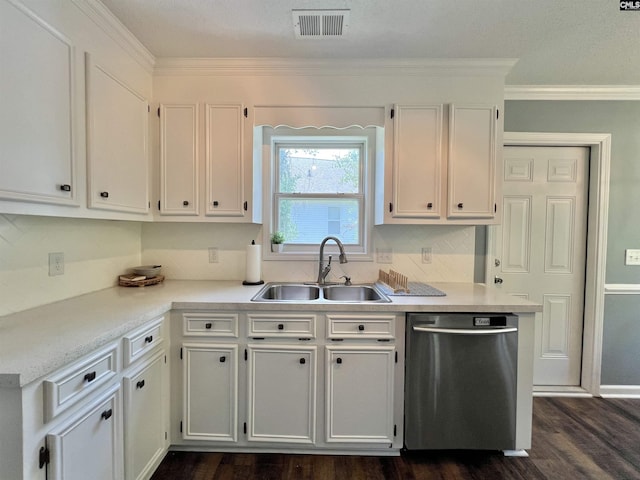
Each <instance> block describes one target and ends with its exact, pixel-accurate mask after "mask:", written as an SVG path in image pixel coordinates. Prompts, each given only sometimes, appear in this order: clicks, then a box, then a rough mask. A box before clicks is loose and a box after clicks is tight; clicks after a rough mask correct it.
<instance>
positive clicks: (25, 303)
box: [0, 215, 141, 316]
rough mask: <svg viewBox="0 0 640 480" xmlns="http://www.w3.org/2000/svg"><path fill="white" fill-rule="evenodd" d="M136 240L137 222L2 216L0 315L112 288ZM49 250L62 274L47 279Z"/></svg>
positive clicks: (132, 261) (134, 254)
mask: <svg viewBox="0 0 640 480" xmlns="http://www.w3.org/2000/svg"><path fill="white" fill-rule="evenodd" d="M140 238H141V227H140V223H139V222H124V221H109V220H88V219H74V218H54V217H38V216H28V215H0V316H1V315H6V314H9V313H13V312H17V311H21V310H26V309H28V308H32V307H36V306H38V305H44V304H46V303H51V302H55V301H58V300H63V299H65V298H69V297H73V296H76V295H82V294H83V293H88V292H92V291H95V290H100V289H103V288H107V287H111V286H113V285H116V283H117V282H116V279H117V277H118V275H119V274H121V273H123V272H124V271H125V270H126V269H127V268H128V267H132V266H136V265H139V264H140V257H141V255H140V251H141V240H140ZM50 252H62V253H64V275H59V276H53V277H50V276H49V253H50ZM87 313H88V314H90V312H87Z"/></svg>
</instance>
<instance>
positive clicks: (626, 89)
mask: <svg viewBox="0 0 640 480" xmlns="http://www.w3.org/2000/svg"><path fill="white" fill-rule="evenodd" d="M504 99H505V100H640V85H506V86H505V88H504Z"/></svg>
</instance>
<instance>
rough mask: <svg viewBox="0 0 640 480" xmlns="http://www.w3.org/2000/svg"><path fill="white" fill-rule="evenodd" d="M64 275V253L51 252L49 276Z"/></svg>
mask: <svg viewBox="0 0 640 480" xmlns="http://www.w3.org/2000/svg"><path fill="white" fill-rule="evenodd" d="M55 275H64V253H62V252H56V253H50V254H49V276H50V277H53V276H55Z"/></svg>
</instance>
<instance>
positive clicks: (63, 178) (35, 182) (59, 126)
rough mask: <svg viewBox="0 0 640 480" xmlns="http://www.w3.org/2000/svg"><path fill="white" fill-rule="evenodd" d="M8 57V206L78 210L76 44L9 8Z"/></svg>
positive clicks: (5, 15) (3, 106) (3, 87)
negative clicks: (12, 202) (29, 204)
mask: <svg viewBox="0 0 640 480" xmlns="http://www.w3.org/2000/svg"><path fill="white" fill-rule="evenodd" d="M0 58H1V59H2V67H0V68H1V69H2V74H0V152H1V153H0V172H1V173H0V199H6V200H18V201H27V202H40V203H51V204H61V205H74V206H75V205H78V195H77V188H76V183H77V182H76V155H75V145H74V143H75V141H76V135H77V130H76V123H75V122H76V115H75V108H76V107H75V100H74V93H75V81H74V76H75V49H74V45H73V44H72V42H71V40H69V39H68V38H67V37H66V36H65V35H63V34H62V33H60V32H59V31H58V30H56V29H55V28H54V27H52V26H51V25H49V24H47V23H46V22H45V21H44V20H42V19H41V18H39V17H37V16H36V15H35V14H34V13H33V12H31V11H29V10H27V9H26V8H25V7H23V6H21V5H19V4H17V3H15V4H14V3H12V2H4V1H3V2H0Z"/></svg>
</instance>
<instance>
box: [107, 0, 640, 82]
mask: <svg viewBox="0 0 640 480" xmlns="http://www.w3.org/2000/svg"><path fill="white" fill-rule="evenodd" d="M102 3H103V4H104V5H105V6H106V7H107V8H108V9H109V10H110V11H111V12H112V13H113V14H114V15H115V16H116V17H118V18H119V19H120V21H121V22H122V23H123V24H124V25H125V26H126V27H127V28H128V29H129V30H130V31H131V32H132V33H133V34H134V35H135V36H136V37H137V38H138V40H140V41H141V42H142V43H143V44H144V45H145V47H146V48H147V49H148V50H149V51H150V52H151V53H152V54H153V55H155V56H156V57H222V58H237V57H241V58H263V57H279V58H283V57H284V58H314V59H316V58H317V59H320V58H322V59H326V58H329V59H331V58H339V59H357V58H364V59H376V58H382V59H384V58H411V59H434V58H435V59H442V58H445V59H448V58H517V59H519V61H518V62H517V63H516V65H515V66H514V67H513V69H512V70H511V72H510V73H509V74H508V76H507V84H509V85H640V11H620V9H619V1H618V0H455V1H452V0H102ZM293 9H349V10H350V12H349V24H348V27H347V28H346V30H345V34H344V35H343V36H342V37H338V38H325V39H308V38H305V39H299V38H296V35H295V33H294V27H293V20H292V18H293V15H292V10H293Z"/></svg>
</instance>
